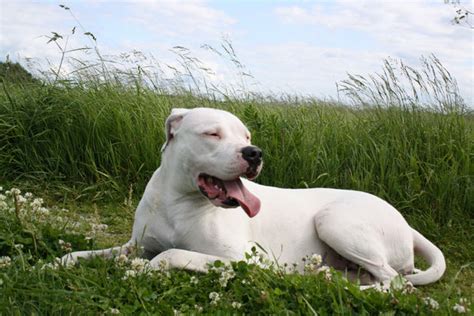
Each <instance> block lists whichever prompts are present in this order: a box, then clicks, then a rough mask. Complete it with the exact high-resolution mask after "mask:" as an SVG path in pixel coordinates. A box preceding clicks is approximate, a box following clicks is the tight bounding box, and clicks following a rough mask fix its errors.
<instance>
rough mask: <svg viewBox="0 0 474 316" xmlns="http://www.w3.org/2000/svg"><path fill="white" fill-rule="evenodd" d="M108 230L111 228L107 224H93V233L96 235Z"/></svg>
mask: <svg viewBox="0 0 474 316" xmlns="http://www.w3.org/2000/svg"><path fill="white" fill-rule="evenodd" d="M107 228H109V225H107V224H92V231H93V232H94V233H98V232H104V231H105V230H106V229H107Z"/></svg>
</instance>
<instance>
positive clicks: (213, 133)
mask: <svg viewBox="0 0 474 316" xmlns="http://www.w3.org/2000/svg"><path fill="white" fill-rule="evenodd" d="M203 135H204V136H206V137H212V138H215V139H221V135H220V134H219V133H218V132H216V131H209V132H204V133H203Z"/></svg>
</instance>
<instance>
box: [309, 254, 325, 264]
mask: <svg viewBox="0 0 474 316" xmlns="http://www.w3.org/2000/svg"><path fill="white" fill-rule="evenodd" d="M310 261H311V263H312V264H314V265H316V266H319V265H320V264H321V263H322V262H323V258H322V257H321V255H318V254H316V253H315V254H313V255H312V256H311V258H310Z"/></svg>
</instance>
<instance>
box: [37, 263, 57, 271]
mask: <svg viewBox="0 0 474 316" xmlns="http://www.w3.org/2000/svg"><path fill="white" fill-rule="evenodd" d="M58 268H59V265H58V264H56V263H52V262H48V263H45V264H43V266H42V267H41V270H46V269H51V270H57V269H58Z"/></svg>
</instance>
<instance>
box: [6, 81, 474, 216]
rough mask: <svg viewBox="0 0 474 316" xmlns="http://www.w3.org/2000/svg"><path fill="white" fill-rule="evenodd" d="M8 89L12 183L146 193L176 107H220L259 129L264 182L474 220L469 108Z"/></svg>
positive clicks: (110, 89)
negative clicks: (355, 194) (354, 194)
mask: <svg viewBox="0 0 474 316" xmlns="http://www.w3.org/2000/svg"><path fill="white" fill-rule="evenodd" d="M3 88H4V89H3V91H2V92H1V93H0V176H1V177H2V178H4V179H9V180H20V179H23V180H26V179H31V180H34V181H43V182H54V181H60V182H62V183H69V184H70V185H73V184H74V185H80V186H82V187H84V188H85V187H87V186H88V185H97V184H103V185H105V186H107V187H108V188H109V190H110V189H112V191H114V190H115V191H121V190H124V188H128V186H129V185H134V186H135V187H136V188H137V189H138V191H141V190H142V189H143V188H144V185H145V184H146V182H147V179H148V178H149V177H150V175H151V174H152V172H153V171H154V170H155V169H156V168H157V167H158V166H159V164H160V146H161V145H162V143H163V141H164V129H163V123H164V121H165V119H166V117H167V115H168V114H169V112H170V109H171V108H172V107H196V106H209V107H215V108H221V109H225V110H228V111H231V112H233V113H235V114H236V115H237V116H238V117H240V118H241V120H242V121H243V122H245V124H247V125H248V127H249V128H250V130H251V131H252V133H253V143H254V144H255V145H258V146H259V147H261V148H262V149H263V152H264V160H265V167H264V169H263V173H262V174H261V176H260V178H259V179H258V181H259V182H261V183H264V184H267V185H274V186H282V187H293V188H294V187H339V188H347V189H357V190H364V191H369V192H372V193H374V194H377V195H379V196H381V197H383V198H385V199H387V200H389V201H390V202H392V203H394V204H395V205H396V206H397V207H398V208H399V209H400V210H401V211H402V212H404V213H405V214H411V213H414V214H416V213H419V214H422V215H423V216H426V217H427V220H429V221H433V222H435V223H437V224H439V225H445V224H447V223H449V222H450V221H456V220H462V221H463V219H465V218H472V211H473V205H474V199H473V197H474V186H473V183H472V181H473V179H472V175H473V174H474V172H473V165H472V164H471V159H472V157H473V152H474V146H473V139H474V138H473V126H474V121H473V119H472V117H471V116H469V115H468V114H466V113H464V112H461V111H458V110H452V111H448V112H437V111H433V110H429V109H426V108H423V107H416V106H414V107H410V108H407V107H393V106H392V107H383V108H376V107H375V108H365V109H358V108H351V107H344V106H333V105H331V104H328V103H324V102H320V101H318V100H304V101H294V102H287V101H286V102H279V103H272V102H269V101H267V100H265V99H263V98H255V99H244V100H238V99H229V100H220V101H219V100H212V99H206V98H202V97H198V96H193V95H190V94H181V95H163V94H162V95H159V94H156V93H155V92H154V91H152V90H148V89H135V88H129V87H125V86H120V85H103V86H96V87H94V88H91V87H87V88H85V87H80V86H66V87H57V86H52V85H48V84H46V85H41V86H39V85H32V86H29V87H23V86H19V85H9V84H8V83H4V85H3Z"/></svg>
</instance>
